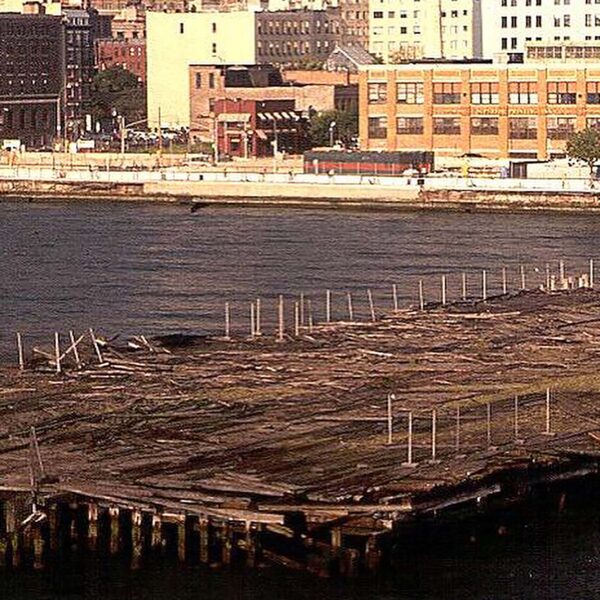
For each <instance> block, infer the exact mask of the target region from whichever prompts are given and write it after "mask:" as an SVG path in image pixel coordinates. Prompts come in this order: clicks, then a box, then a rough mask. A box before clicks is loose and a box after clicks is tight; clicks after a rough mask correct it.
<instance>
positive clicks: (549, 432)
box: [544, 388, 554, 435]
mask: <svg viewBox="0 0 600 600" xmlns="http://www.w3.org/2000/svg"><path fill="white" fill-rule="evenodd" d="M551 401H552V395H551V392H550V388H546V431H544V435H554V433H553V431H552V422H551V416H552V415H551V412H552V406H551Z"/></svg>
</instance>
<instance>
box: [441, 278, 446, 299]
mask: <svg viewBox="0 0 600 600" xmlns="http://www.w3.org/2000/svg"><path fill="white" fill-rule="evenodd" d="M442 306H446V276H445V275H442Z"/></svg>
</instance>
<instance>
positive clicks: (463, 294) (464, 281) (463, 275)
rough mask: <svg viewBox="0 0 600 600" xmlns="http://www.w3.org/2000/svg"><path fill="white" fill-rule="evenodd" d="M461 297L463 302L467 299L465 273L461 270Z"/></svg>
mask: <svg viewBox="0 0 600 600" xmlns="http://www.w3.org/2000/svg"><path fill="white" fill-rule="evenodd" d="M461 279H462V299H463V302H464V301H466V299H467V274H466V273H465V272H464V271H463V274H462V278H461Z"/></svg>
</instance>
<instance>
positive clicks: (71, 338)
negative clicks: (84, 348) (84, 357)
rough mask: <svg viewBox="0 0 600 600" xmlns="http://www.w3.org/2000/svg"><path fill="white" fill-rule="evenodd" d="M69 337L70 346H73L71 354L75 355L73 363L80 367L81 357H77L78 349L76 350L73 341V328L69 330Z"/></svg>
mask: <svg viewBox="0 0 600 600" xmlns="http://www.w3.org/2000/svg"><path fill="white" fill-rule="evenodd" d="M69 339H70V340H71V348H73V356H74V357H75V364H76V365H77V368H78V369H81V358H80V357H79V350H77V344H76V343H75V335H74V334H73V330H72V329H70V330H69Z"/></svg>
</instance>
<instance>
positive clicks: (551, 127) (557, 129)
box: [548, 117, 575, 140]
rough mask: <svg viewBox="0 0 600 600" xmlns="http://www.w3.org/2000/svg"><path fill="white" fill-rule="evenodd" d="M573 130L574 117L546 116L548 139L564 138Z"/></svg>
mask: <svg viewBox="0 0 600 600" xmlns="http://www.w3.org/2000/svg"><path fill="white" fill-rule="evenodd" d="M574 132H575V117H548V139H551V140H566V139H568V138H569V137H570V136H571V135H572V134H573V133H574Z"/></svg>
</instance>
